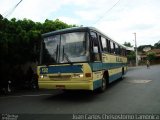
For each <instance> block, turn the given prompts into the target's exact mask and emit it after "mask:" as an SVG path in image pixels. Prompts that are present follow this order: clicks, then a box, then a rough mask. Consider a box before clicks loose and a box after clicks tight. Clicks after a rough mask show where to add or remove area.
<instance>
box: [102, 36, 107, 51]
mask: <svg viewBox="0 0 160 120" xmlns="http://www.w3.org/2000/svg"><path fill="white" fill-rule="evenodd" d="M101 43H102V48H103V51H105V52H107V41H106V39H105V38H103V37H101Z"/></svg>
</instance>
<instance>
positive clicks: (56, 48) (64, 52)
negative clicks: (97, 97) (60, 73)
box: [43, 32, 89, 64]
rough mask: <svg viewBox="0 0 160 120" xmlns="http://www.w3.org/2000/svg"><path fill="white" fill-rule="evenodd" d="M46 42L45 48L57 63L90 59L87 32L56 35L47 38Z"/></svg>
mask: <svg viewBox="0 0 160 120" xmlns="http://www.w3.org/2000/svg"><path fill="white" fill-rule="evenodd" d="M44 43H45V49H46V50H47V51H48V53H49V55H50V56H51V58H53V59H54V60H53V61H55V62H56V63H69V62H85V61H88V58H89V57H88V56H89V55H88V53H89V52H88V51H89V50H88V44H87V43H88V42H87V40H86V34H85V32H73V33H66V34H61V35H55V36H52V37H48V38H45V39H44ZM43 52H44V50H43ZM53 63H54V62H53ZM51 64H52V63H51Z"/></svg>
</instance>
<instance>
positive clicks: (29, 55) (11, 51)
mask: <svg viewBox="0 0 160 120" xmlns="http://www.w3.org/2000/svg"><path fill="white" fill-rule="evenodd" d="M74 26H75V25H68V24H66V23H64V22H62V21H60V20H58V19H56V20H55V21H53V20H48V19H46V21H45V22H44V23H40V22H33V21H32V20H29V19H23V20H16V18H12V19H11V20H8V19H6V18H3V16H2V15H0V51H1V52H0V55H1V59H0V65H2V64H3V63H6V64H10V65H18V64H23V63H26V62H28V61H30V62H31V61H38V59H39V54H40V41H41V39H42V38H41V34H43V33H46V32H50V31H54V30H59V29H64V28H69V27H74Z"/></svg>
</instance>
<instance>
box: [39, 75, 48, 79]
mask: <svg viewBox="0 0 160 120" xmlns="http://www.w3.org/2000/svg"><path fill="white" fill-rule="evenodd" d="M40 78H41V79H43V78H48V76H47V75H40Z"/></svg>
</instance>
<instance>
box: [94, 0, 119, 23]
mask: <svg viewBox="0 0 160 120" xmlns="http://www.w3.org/2000/svg"><path fill="white" fill-rule="evenodd" d="M119 2H120V0H118V1H117V2H116V3H115V4H114V5H113V6H112V7H111V8H109V9H107V10H106V12H105V13H104V14H103V15H102V16H101V17H99V19H97V21H96V22H95V23H94V25H95V24H96V23H98V22H99V21H100V20H101V19H102V18H103V17H104V15H105V14H107V13H108V12H110V11H111V10H112V9H113V8H114V7H115V6H116V5H117V4H118V3H119Z"/></svg>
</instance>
